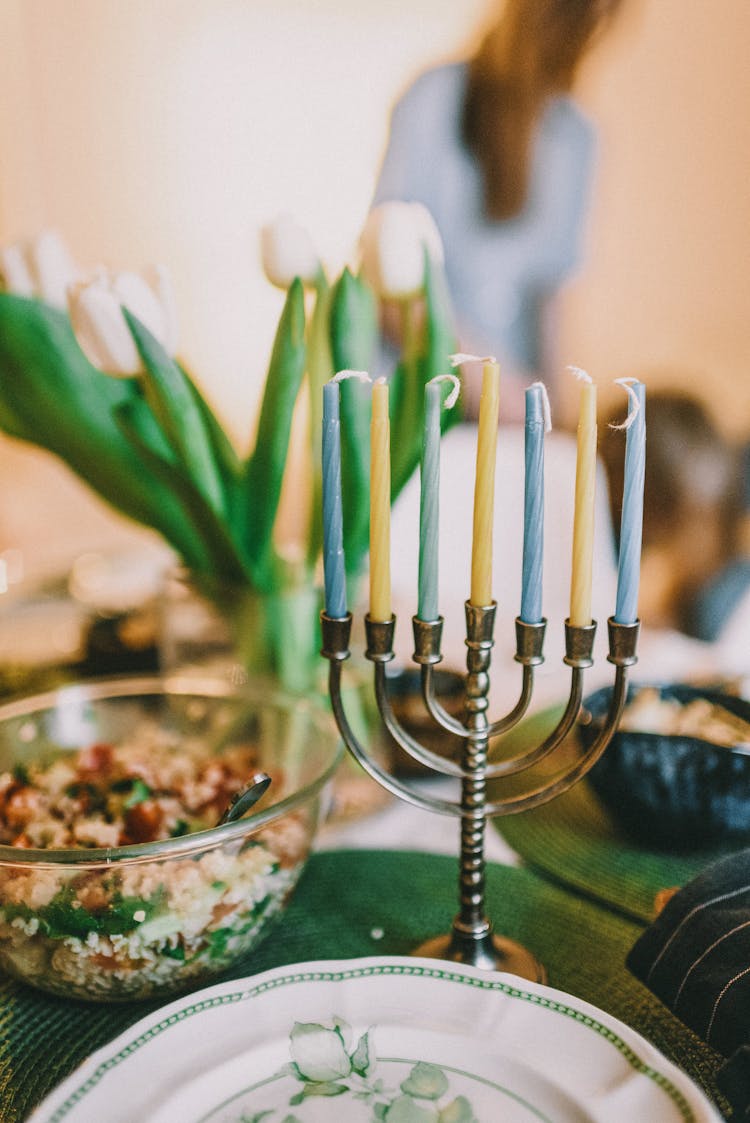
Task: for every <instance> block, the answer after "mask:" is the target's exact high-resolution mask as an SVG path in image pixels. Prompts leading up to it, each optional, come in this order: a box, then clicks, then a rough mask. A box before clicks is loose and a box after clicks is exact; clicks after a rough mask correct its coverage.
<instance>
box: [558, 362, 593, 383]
mask: <svg viewBox="0 0 750 1123" xmlns="http://www.w3.org/2000/svg"><path fill="white" fill-rule="evenodd" d="M565 369H566V370H569V371H570V372H571V374H573V376H574V377H575V378H577V379H578V381H579V382H593V381H594V380H593V378H592V377H591V375H590V374H588V372H587V371H585V370H583V368H582V367H575V366H567V367H566V368H565Z"/></svg>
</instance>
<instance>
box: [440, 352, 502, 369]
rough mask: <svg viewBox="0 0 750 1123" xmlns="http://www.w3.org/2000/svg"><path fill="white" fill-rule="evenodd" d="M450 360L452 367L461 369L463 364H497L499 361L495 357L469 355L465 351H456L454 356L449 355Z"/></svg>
mask: <svg viewBox="0 0 750 1123" xmlns="http://www.w3.org/2000/svg"><path fill="white" fill-rule="evenodd" d="M448 360H449V362H450V364H451V366H452V367H460V366H461V363H496V362H497V359H496V358H495V356H494V355H467V354H465V352H463V351H456V353H455V354H454V355H449V356H448Z"/></svg>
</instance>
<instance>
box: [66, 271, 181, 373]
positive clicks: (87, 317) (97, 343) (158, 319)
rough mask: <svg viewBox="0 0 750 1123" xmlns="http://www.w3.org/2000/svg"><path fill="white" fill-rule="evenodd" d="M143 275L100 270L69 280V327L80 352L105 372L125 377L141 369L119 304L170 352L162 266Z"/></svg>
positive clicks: (168, 299)
mask: <svg viewBox="0 0 750 1123" xmlns="http://www.w3.org/2000/svg"><path fill="white" fill-rule="evenodd" d="M148 278H149V279H148V280H146V277H145V275H144V276H141V275H140V274H138V273H117V274H114V275H109V274H108V273H107V272H106V271H105V270H100V271H99V272H98V273H97V274H96V275H95V276H94V277H93V278H91V279H90V280H88V281H82V282H79V283H77V284H74V285H71V286H70V288H69V289H68V309H69V311H70V321H71V324H72V325H73V331H74V332H75V334H76V338H77V340H78V344H79V346H80V348H81V350H82V351H83V353H84V355H85V356H86V358H87V359H88V360H89V362H90V363H92V365H93V366H95V367H98V368H99V370H102V371H104V373H105V374H111V375H114V376H115V377H117V378H127V377H130V376H131V375H136V374H141V373H142V372H143V363H142V361H141V357H140V355H139V354H138V348H137V347H136V345H135V341H134V339H133V337H132V335H131V334H130V329H129V328H128V325H127V322H126V320H125V317H124V316H123V314H122V308H123V306H124V307H125V308H127V309H128V311H129V312H131V313H132V314H133V315H134V316H135V317H136V318H137V319H138V320H140V322H141V323H142V324H143V326H144V327H145V328H147V330H148V331H149V332H150V333H151V334H152V335H153V336H154V337H155V338H156V339H157V340H158V341H159V342H160V343H161V344H162V346H163V347H164V349H165V350H166V351H167V352H168V354H174V350H175V346H176V324H175V316H174V300H173V298H172V290H171V286H170V284H169V279H168V276H167V273H166V270H164V269H161V268H156V269H152V270H149V271H148Z"/></svg>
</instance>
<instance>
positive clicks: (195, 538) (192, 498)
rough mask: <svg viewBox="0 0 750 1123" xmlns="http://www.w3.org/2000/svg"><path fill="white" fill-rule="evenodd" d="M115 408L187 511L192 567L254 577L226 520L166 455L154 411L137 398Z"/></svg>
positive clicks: (153, 472)
mask: <svg viewBox="0 0 750 1123" xmlns="http://www.w3.org/2000/svg"><path fill="white" fill-rule="evenodd" d="M144 405H145V403H144ZM115 412H116V417H117V421H118V424H119V425H120V428H121V429H122V432H123V433H124V435H125V436H126V437H127V438H128V439H129V440H130V442H131V443H132V445H133V449H134V451H135V453H136V454H137V456H138V459H139V460H140V462H141V464H142V465H143V466H144V467H145V468H146V469H147V470H148V474H149V478H152V479H154V480H155V481H156V482H158V483H160V484H162V485H163V486H164V487H165V488H167V489H169V490H170V491H171V492H172V494H173V495H174V497H175V499H176V500H177V502H178V503H179V504H180V507H181V510H182V511H183V512H184V516H185V528H186V533H190V535H191V543H190V551H189V557H185V560H186V561H187V562H188V564H189V565H190V566H191V568H193V569H195V570H197V572H198V573H206V574H216V573H218V574H220V575H221V576H222V577H223V578H225V579H226V580H228V581H245V580H248V578H251V574H249V573H248V571H247V569H246V567H245V565H244V564H243V561H242V558H241V556H240V554H239V551H238V549H237V547H236V545H235V543H234V542H233V541H232V539H231V537H230V535H229V531H228V529H227V526H226V523H224V521H223V520H222V519H221V518H220V517H219V516H218V515H217V513H216V512H215V511H214V509H213V507H212V506H211V504H210V503H209V502H208V501H207V499H206V498H205V496H204V495H203V493H202V492H201V491H199V490H198V488H197V487H196V486H195V484H194V483H193V481H192V479H191V478H190V477H189V476H187V475H185V473H184V472H183V471H182V470H181V468H180V466H179V465H178V464H176V463H175V461H174V459H168V458H167V456H165V452H164V448H163V445H164V440H163V433H162V431H161V430H160V429H159V427H158V426H157V424H156V422H155V420H154V418H153V415H151V414H150V412H149V411H148V410H147V408H146V409H143V408H139V407H138V406H137V405H136V404H135V403H133V402H123V403H122V404H121V405H120V406H119V407H118V408H117V410H116V411H115ZM160 446H161V447H160ZM170 452H171V450H170Z"/></svg>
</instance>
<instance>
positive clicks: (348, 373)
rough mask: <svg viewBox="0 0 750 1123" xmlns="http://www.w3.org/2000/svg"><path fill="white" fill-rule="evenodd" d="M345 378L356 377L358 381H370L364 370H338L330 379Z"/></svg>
mask: <svg viewBox="0 0 750 1123" xmlns="http://www.w3.org/2000/svg"><path fill="white" fill-rule="evenodd" d="M347 378H358V379H359V381H360V382H372V379H371V378H370V376H369V374H368V373H367V371H366V370H339V371H337V372H336V374H334V376H333V378H332V379H331V380H330V381H331V382H343V381H344V380H345V379H347Z"/></svg>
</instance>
